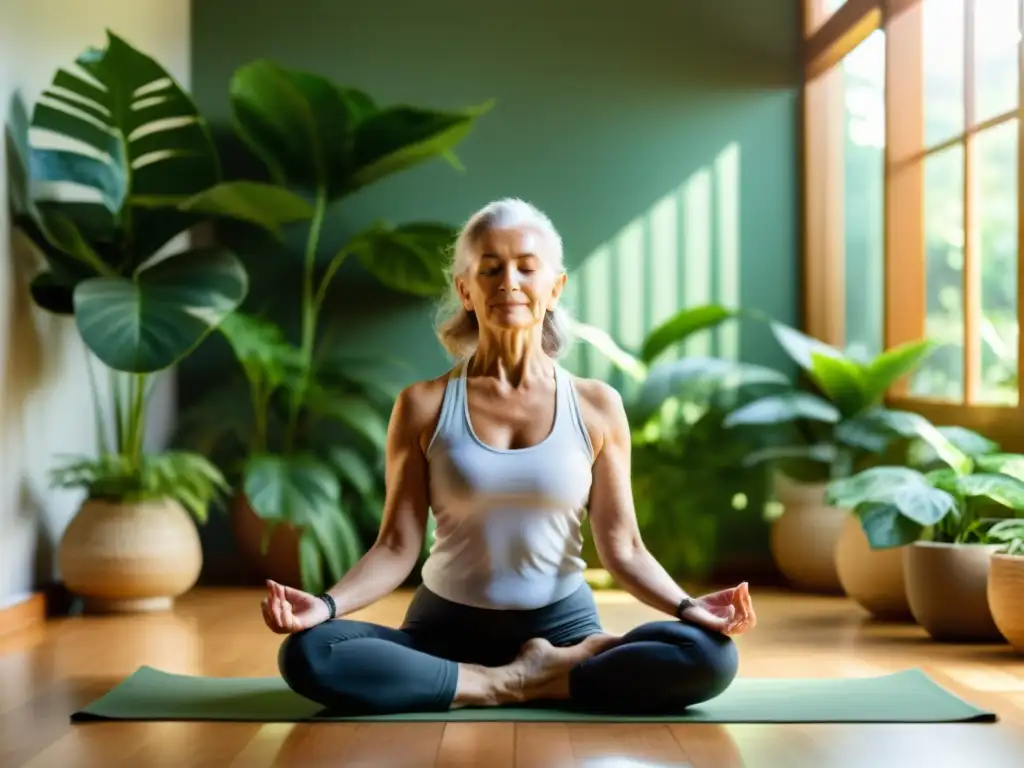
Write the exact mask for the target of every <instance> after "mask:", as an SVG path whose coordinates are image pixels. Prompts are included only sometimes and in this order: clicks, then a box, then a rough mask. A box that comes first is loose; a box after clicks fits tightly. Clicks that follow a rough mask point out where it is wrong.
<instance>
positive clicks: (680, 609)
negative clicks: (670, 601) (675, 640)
mask: <svg viewBox="0 0 1024 768" xmlns="http://www.w3.org/2000/svg"><path fill="white" fill-rule="evenodd" d="M696 604H697V601H696V600H694V599H693V598H692V597H684V598H683V599H682V600H680V601H679V605H677V606H676V618H677V619H679V620H680V621H682V620H683V614H684V613H686V611H688V610H689V609H690V608H693V606H695V605H696Z"/></svg>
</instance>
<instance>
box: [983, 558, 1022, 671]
mask: <svg viewBox="0 0 1024 768" xmlns="http://www.w3.org/2000/svg"><path fill="white" fill-rule="evenodd" d="M988 605H989V609H990V610H991V611H992V619H993V620H994V621H995V624H996V627H998V628H999V632H1000V633H1001V634H1002V636H1003V637H1005V638H1006V639H1007V640H1008V641H1009V642H1010V645H1012V646H1013V647H1014V648H1016V649H1017V650H1018V651H1020V652H1021V653H1024V555H1003V554H998V553H997V554H994V555H992V562H991V563H990V565H989V573H988Z"/></svg>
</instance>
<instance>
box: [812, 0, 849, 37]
mask: <svg viewBox="0 0 1024 768" xmlns="http://www.w3.org/2000/svg"><path fill="white" fill-rule="evenodd" d="M845 3H846V0H810V2H809V3H808V8H809V11H808V14H807V25H806V26H807V33H808V34H812V33H813V32H816V31H817V30H818V28H819V27H821V25H822V24H824V23H825V22H826V21H828V20H829V19H830V18H832V14H833V13H835V12H836V11H838V10H839V9H840V8H841V7H842V6H843V5H844V4H845Z"/></svg>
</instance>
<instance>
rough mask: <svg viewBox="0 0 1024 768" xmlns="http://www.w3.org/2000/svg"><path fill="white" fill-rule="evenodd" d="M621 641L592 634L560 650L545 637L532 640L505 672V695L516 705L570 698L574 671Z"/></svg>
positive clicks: (613, 637) (504, 669)
mask: <svg viewBox="0 0 1024 768" xmlns="http://www.w3.org/2000/svg"><path fill="white" fill-rule="evenodd" d="M619 640H620V638H618V637H616V636H614V635H606V634H600V635H592V636H590V637H588V638H587V639H586V640H584V641H583V642H581V643H579V644H577V645H572V646H569V647H568V648H557V647H555V646H553V645H552V644H551V643H549V642H548V641H547V640H544V639H543V638H534V639H532V640H528V641H527V642H526V643H525V644H524V645H523V648H522V650H521V651H520V652H519V655H518V656H517V657H516V658H515V660H514V661H513V662H512V663H511V664H509V665H508V666H506V667H503V668H502V669H501V671H502V673H503V674H502V677H503V678H504V681H505V686H504V687H505V693H506V695H507V697H508V698H509V700H511V701H514V702H524V701H531V700H536V699H567V698H569V673H570V672H571V671H572V668H573V667H575V666H576V665H577V664H579V663H580V662H582V661H586V660H587V659H589V658H590V657H591V656H595V655H596V654H598V653H601V651H604V650H606V649H608V648H611V647H612V646H614V645H615V644H616V643H618V642H619Z"/></svg>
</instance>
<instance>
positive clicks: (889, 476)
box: [826, 467, 956, 526]
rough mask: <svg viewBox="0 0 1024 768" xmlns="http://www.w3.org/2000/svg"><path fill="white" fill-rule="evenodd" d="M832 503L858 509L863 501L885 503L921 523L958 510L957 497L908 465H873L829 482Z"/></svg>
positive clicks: (845, 507)
mask: <svg viewBox="0 0 1024 768" xmlns="http://www.w3.org/2000/svg"><path fill="white" fill-rule="evenodd" d="M826 499H827V501H828V503H829V504H830V505H831V506H834V507H839V508H841V509H851V510H855V509H857V508H858V507H860V506H861V505H863V504H886V505H892V506H894V507H896V508H897V509H898V510H899V511H900V513H901V514H902V515H904V516H905V517H907V518H909V519H910V520H912V521H913V522H915V523H918V524H919V525H922V526H929V525H934V524H935V523H937V522H939V521H940V520H942V519H943V518H944V517H945V516H946V515H947V514H949V513H950V512H952V511H954V510H955V509H956V499H954V498H953V497H952V496H951V495H950V494H948V493H946V492H945V491H942V490H940V489H938V488H935V487H933V486H932V485H931V483H929V481H928V478H926V477H925V476H924V475H922V474H921V473H920V472H917V471H915V470H913V469H909V468H907V467H872V468H871V469H866V470H864V471H863V472H859V473H858V474H856V475H853V476H852V477H848V478H843V479H842V480H835V481H833V482H831V483H829V486H828V491H827V493H826Z"/></svg>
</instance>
